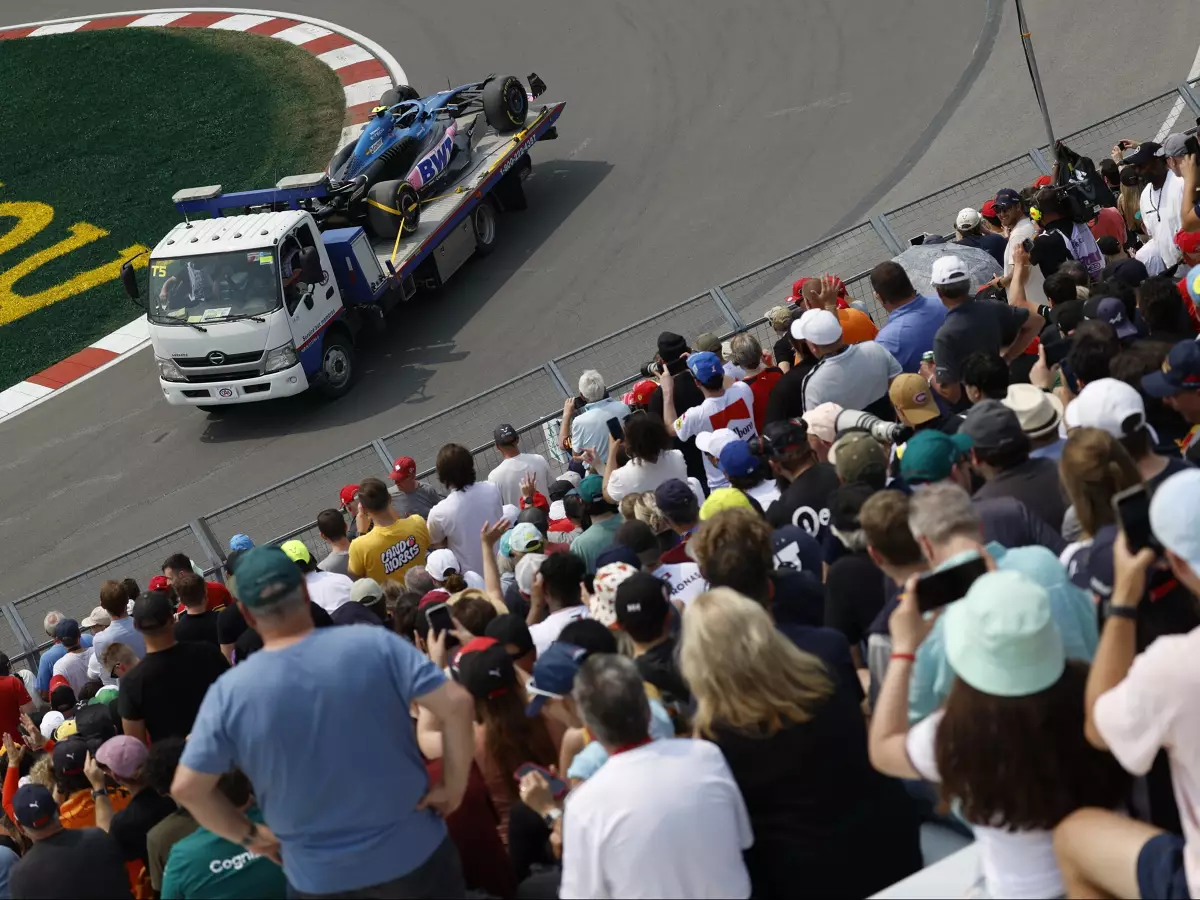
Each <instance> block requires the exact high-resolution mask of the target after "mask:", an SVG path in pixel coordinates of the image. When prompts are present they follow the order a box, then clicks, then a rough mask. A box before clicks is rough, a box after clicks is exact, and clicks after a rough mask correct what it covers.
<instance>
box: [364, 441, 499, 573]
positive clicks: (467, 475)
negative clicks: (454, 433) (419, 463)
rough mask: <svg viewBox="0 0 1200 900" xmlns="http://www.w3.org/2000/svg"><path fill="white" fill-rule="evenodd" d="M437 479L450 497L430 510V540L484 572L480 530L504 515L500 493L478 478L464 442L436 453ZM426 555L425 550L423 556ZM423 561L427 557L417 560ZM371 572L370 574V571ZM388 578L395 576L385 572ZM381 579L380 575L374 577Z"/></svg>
mask: <svg viewBox="0 0 1200 900" xmlns="http://www.w3.org/2000/svg"><path fill="white" fill-rule="evenodd" d="M437 473H438V480H439V481H441V482H442V484H444V485H445V486H446V487H447V488H448V489H449V490H450V496H448V497H447V498H446V499H445V500H443V501H441V502H440V503H439V504H438V505H437V506H435V507H434V508H433V509H432V510H430V513H429V540H430V541H431V542H432V546H440V545H441V544H443V543H444V544H445V545H446V546H447V547H448V548H449V549H450V550H452V551H454V556H455V558H457V559H458V561H459V562H460V563H462V564H463V566H464V567H465V569H466V571H468V572H481V571H483V552H482V550H481V548H480V545H479V530H480V529H481V528H482V527H483V525H484V523H485V522H497V521H499V520H500V518H501V517H502V516H503V509H502V507H503V503H501V501H500V492H499V491H498V490H497V489H496V487H495V486H494V485H491V484H487V483H486V482H484V483H482V484H481V483H479V482H478V481H476V478H475V460H474V459H472V458H471V453H470V451H469V450H467V448H466V447H463V446H462V445H461V444H446V445H445V446H444V447H442V449H441V450H439V451H438V455H437ZM423 555H424V554H423V553H422V556H423ZM417 562H418V564H423V563H424V559H420V560H417ZM368 574H370V573H368ZM384 576H385V577H392V573H391V572H385V573H384ZM373 577H374V578H375V580H376V581H381V579H380V578H379V577H378V576H373Z"/></svg>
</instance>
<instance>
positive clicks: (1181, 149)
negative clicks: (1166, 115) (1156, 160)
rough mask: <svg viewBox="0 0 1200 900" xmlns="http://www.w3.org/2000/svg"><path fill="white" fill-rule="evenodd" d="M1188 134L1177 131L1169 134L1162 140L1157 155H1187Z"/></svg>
mask: <svg viewBox="0 0 1200 900" xmlns="http://www.w3.org/2000/svg"><path fill="white" fill-rule="evenodd" d="M1187 137H1188V136H1187V135H1186V134H1180V133H1179V132H1176V133H1175V134H1168V135H1167V136H1166V138H1165V139H1164V140H1163V142H1162V146H1161V147H1159V148H1158V152H1157V153H1155V154H1154V155H1155V156H1186V155H1187Z"/></svg>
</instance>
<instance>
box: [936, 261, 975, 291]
mask: <svg viewBox="0 0 1200 900" xmlns="http://www.w3.org/2000/svg"><path fill="white" fill-rule="evenodd" d="M970 279H971V273H970V272H968V271H967V267H966V265H965V264H964V263H963V261H962V260H961V259H959V258H958V257H957V256H939V257H938V258H937V259H935V260H934V261H933V271H932V272H931V273H930V275H929V283H930V284H932V285H935V286H936V285H943V284H955V283H957V282H959V281H970Z"/></svg>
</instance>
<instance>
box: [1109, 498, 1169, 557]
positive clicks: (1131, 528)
mask: <svg viewBox="0 0 1200 900" xmlns="http://www.w3.org/2000/svg"><path fill="white" fill-rule="evenodd" d="M1112 505H1113V511H1114V512H1115V513H1116V514H1117V521H1118V522H1120V523H1121V530H1122V531H1124V532H1125V542H1126V543H1127V544H1128V545H1129V552H1130V553H1137V552H1138V551H1139V550H1141V549H1142V548H1143V547H1152V548H1154V549H1155V550H1158V549H1160V544H1159V543H1158V541H1157V540H1155V538H1154V533H1153V532H1152V531H1151V530H1150V495H1149V494H1148V493H1146V486H1145V485H1144V484H1139V485H1137V486H1136V487H1131V488H1129V490H1126V491H1121V493H1119V494H1117V495H1116V496H1115V497H1113V498H1112Z"/></svg>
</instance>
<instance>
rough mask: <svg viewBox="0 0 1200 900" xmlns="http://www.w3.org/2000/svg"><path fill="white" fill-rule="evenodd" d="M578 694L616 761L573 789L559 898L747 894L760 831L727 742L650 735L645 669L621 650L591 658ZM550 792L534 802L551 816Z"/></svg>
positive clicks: (564, 831)
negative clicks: (722, 745) (746, 857)
mask: <svg viewBox="0 0 1200 900" xmlns="http://www.w3.org/2000/svg"><path fill="white" fill-rule="evenodd" d="M573 695H574V699H575V702H576V704H577V706H578V709H579V713H580V716H581V717H582V719H583V721H584V723H585V724H586V726H587V728H588V731H589V732H590V733H591V734H592V735H593V736H594V737H595V738H596V740H597V741H599V742H600V743H601V744H602V745H603V746H604V748H605V749H606V750H607V751H608V753H609V759H608V762H607V763H605V765H604V766H603V767H602V768H601V769H600V770H599V771H598V772H597V773H596V774H595V775H593V776H592V777H591V778H590V779H588V781H587V782H585V783H584V784H582V785H580V786H579V787H577V788H575V790H574V791H572V792H571V794H570V795H569V796H568V800H567V815H566V816H565V818H563V822H564V825H562V826H559V827H561V828H562V845H563V873H562V885H561V887H560V890H559V896H560V897H564V898H569V897H596V896H601V895H605V896H614V897H626V896H634V895H639V896H661V897H701V896H704V897H746V896H749V894H750V887H751V886H750V880H749V878H748V876H747V873H746V866H745V863H744V862H743V861H742V851H743V850H745V849H747V848H749V847H750V846H751V845H752V844H753V842H754V837H753V835H752V833H751V830H750V822H749V818H748V816H747V814H746V806H745V803H744V802H743V801H742V797H741V794H740V793H739V791H738V788H737V784H736V783H735V782H734V779H733V776H732V775H731V773H730V771H729V767H728V766H727V765H726V764H725V761H724V760H723V759H722V757H721V752H720V750H718V749H717V748H716V747H715V746H713V745H711V744H709V743H707V742H704V741H692V740H686V739H667V740H661V741H650V737H649V733H648V725H649V721H650V710H649V706H648V701H647V699H646V694H645V691H644V690H643V689H642V680H641V676H640V675H639V674H638V671H637V668H636V666H635V665H634V664H633V663H632V662H631V661H630V660H627V659H624V658H622V657H619V656H612V655H608V654H599V655H597V656H595V657H593V658H591V659H589V660H588V661H587V662H585V663H584V664H583V667H582V668H581V669H580V670H579V675H578V676H577V677H576V679H575V686H574V691H573ZM530 777H531V780H534V781H535V782H536V779H535V778H534V777H533V776H530ZM697 784H704V785H705V790H703V791H697V790H695V786H696V785H697ZM523 787H524V786H523ZM538 787H539V788H541V787H542V786H541V785H538ZM548 793H549V792H548V791H545V790H544V789H541V790H539V791H538V792H537V794H535V795H534V796H535V797H536V798H537V799H534V797H531V798H530V801H527V802H530V805H531V806H533V807H534V808H535V811H538V812H542V811H544V812H545V813H546V814H550V812H551V811H550V809H546V808H545V807H546V806H547V805H548V804H547V800H548V799H549V798H548V797H547V796H546V795H548ZM639 810H642V811H643V814H639V812H638V811H639ZM649 811H653V814H652V815H651V814H649ZM560 815H561V814H560ZM614 847H621V848H622V853H621V854H620V856H619V857H618V856H615V855H614V854H612V853H611V850H612V848H614Z"/></svg>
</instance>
